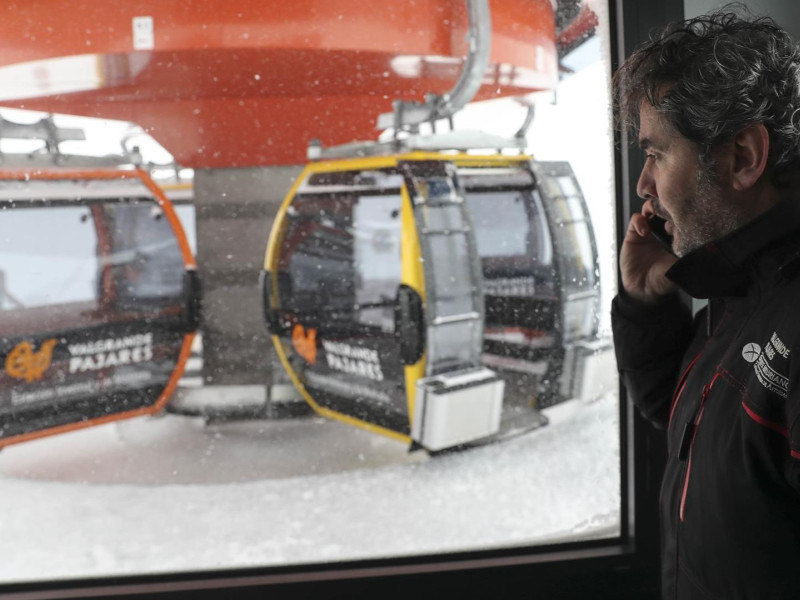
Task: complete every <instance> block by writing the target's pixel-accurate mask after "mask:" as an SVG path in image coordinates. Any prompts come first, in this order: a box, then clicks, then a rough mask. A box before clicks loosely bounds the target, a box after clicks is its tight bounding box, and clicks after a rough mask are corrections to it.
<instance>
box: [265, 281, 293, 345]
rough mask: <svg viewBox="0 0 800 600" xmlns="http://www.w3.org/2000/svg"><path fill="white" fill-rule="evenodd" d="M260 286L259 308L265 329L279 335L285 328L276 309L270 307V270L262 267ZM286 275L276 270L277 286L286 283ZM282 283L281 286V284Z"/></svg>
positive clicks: (279, 286)
mask: <svg viewBox="0 0 800 600" xmlns="http://www.w3.org/2000/svg"><path fill="white" fill-rule="evenodd" d="M260 279H261V281H260V287H261V309H262V311H263V314H264V323H266V325H267V331H268V332H269V333H270V334H271V335H281V334H282V333H285V328H284V327H283V325H282V324H281V321H280V318H279V314H278V310H277V309H276V308H272V306H271V303H270V298H271V297H272V272H271V271H268V270H267V269H264V270H263V271H261V276H260ZM288 283H289V281H288V277H287V276H286V274H285V273H281V272H280V271H278V288H279V289H280V288H281V287H283V286H286V285H288ZM281 284H283V286H282V285H281Z"/></svg>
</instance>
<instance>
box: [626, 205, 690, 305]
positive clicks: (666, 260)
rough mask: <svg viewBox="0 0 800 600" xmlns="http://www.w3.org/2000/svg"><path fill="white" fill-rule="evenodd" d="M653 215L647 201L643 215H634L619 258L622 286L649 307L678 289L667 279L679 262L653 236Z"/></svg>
mask: <svg viewBox="0 0 800 600" xmlns="http://www.w3.org/2000/svg"><path fill="white" fill-rule="evenodd" d="M652 215H653V210H652V207H651V205H650V203H649V201H648V202H646V203H645V205H644V207H643V208H642V212H641V213H635V214H633V215H632V216H631V220H630V222H629V223H628V231H627V232H626V233H625V239H624V240H623V241H622V250H621V251H620V256H619V266H620V271H621V272H622V287H624V288H625V291H626V292H627V293H628V295H629V296H630V297H631V298H633V299H634V300H638V301H639V302H645V303H648V304H652V303H654V302H657V301H659V300H660V299H661V298H663V297H664V296H666V295H668V294H672V293H673V292H675V291H676V290H677V289H678V288H677V286H676V285H675V284H674V283H672V281H670V280H669V279H667V278H666V276H665V273H666V272H667V271H668V270H669V268H670V267H671V266H672V265H673V264H675V261H677V260H678V259H677V258H676V257H675V256H673V255H672V254H670V253H669V252H667V251H666V250H664V248H662V247H661V244H659V243H658V241H657V240H656V239H655V238H654V237H653V236H652V235H651V233H650V225H649V224H648V222H647V219H648V217H649V216H652Z"/></svg>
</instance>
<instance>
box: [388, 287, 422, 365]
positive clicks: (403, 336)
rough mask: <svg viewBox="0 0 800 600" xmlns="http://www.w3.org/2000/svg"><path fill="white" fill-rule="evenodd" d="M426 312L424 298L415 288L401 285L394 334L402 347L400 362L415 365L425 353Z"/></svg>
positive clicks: (395, 306) (396, 306) (397, 299)
mask: <svg viewBox="0 0 800 600" xmlns="http://www.w3.org/2000/svg"><path fill="white" fill-rule="evenodd" d="M424 317H425V312H424V308H423V305H422V298H421V297H420V295H419V294H418V293H417V291H416V290H414V288H411V287H409V286H407V285H400V287H399V288H398V289H397V296H396V297H395V304H394V334H395V336H396V337H397V341H398V344H399V346H400V360H402V361H403V364H404V365H413V364H414V363H416V362H418V361H419V359H420V358H422V353H423V352H424V351H425V318H424Z"/></svg>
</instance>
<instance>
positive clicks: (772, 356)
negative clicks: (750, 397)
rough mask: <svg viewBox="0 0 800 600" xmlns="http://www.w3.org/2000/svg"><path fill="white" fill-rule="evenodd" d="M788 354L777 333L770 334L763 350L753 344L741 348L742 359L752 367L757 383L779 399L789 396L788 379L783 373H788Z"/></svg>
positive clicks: (787, 349) (788, 351)
mask: <svg viewBox="0 0 800 600" xmlns="http://www.w3.org/2000/svg"><path fill="white" fill-rule="evenodd" d="M790 353H791V351H790V350H789V348H787V347H786V345H785V344H784V343H783V342H782V341H781V338H779V337H778V334H777V333H773V334H772V336H771V337H770V338H769V341H768V342H767V343H766V344H765V345H764V348H763V349H762V348H761V346H760V345H758V344H756V343H755V342H750V343H749V344H745V346H744V348H742V358H744V359H745V360H746V361H747V362H749V363H751V364H752V365H753V369H754V370H755V373H756V377H757V378H758V382H759V383H760V384H761V385H763V386H764V387H765V388H766V389H768V390H769V391H771V392H773V393H775V394H778V395H779V396H780V397H781V398H786V397H787V396H788V395H789V378H788V377H786V376H785V375H783V373H788V372H789V354H790Z"/></svg>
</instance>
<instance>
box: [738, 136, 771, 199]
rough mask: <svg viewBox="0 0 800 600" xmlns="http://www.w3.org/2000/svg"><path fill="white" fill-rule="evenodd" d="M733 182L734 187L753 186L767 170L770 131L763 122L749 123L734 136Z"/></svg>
mask: <svg viewBox="0 0 800 600" xmlns="http://www.w3.org/2000/svg"><path fill="white" fill-rule="evenodd" d="M732 150H733V156H732V159H733V162H732V164H731V183H732V185H733V189H735V190H739V191H744V190H748V189H750V188H752V187H753V186H754V185H755V184H756V182H758V180H759V179H760V178H761V176H762V175H763V174H764V172H765V171H766V170H767V159H768V158H769V132H768V131H767V128H766V127H764V125H763V124H761V123H756V124H755V125H749V126H747V127H745V128H743V129H741V130H740V131H739V133H737V134H736V135H735V136H734V138H733V146H732Z"/></svg>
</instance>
